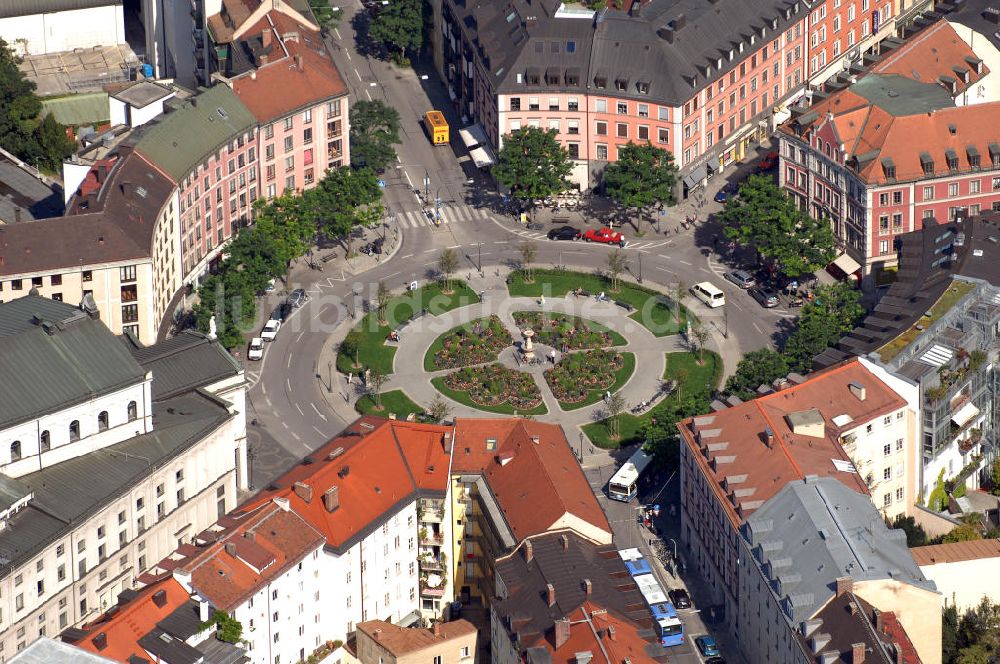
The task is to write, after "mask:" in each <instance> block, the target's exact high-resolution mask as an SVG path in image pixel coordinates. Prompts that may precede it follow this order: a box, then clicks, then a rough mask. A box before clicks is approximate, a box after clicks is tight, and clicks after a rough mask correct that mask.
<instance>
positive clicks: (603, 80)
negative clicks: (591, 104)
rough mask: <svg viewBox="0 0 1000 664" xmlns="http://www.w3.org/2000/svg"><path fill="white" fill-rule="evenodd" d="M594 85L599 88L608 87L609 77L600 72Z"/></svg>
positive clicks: (595, 78)
mask: <svg viewBox="0 0 1000 664" xmlns="http://www.w3.org/2000/svg"><path fill="white" fill-rule="evenodd" d="M594 87H595V88H597V89H598V90H603V89H604V88H606V87H608V77H607V76H604V75H602V74H598V75H597V76H595V77H594Z"/></svg>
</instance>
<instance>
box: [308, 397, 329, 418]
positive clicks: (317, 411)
mask: <svg viewBox="0 0 1000 664" xmlns="http://www.w3.org/2000/svg"><path fill="white" fill-rule="evenodd" d="M309 405H310V406H312V407H313V410H315V411H316V414H317V415H319V419H321V420H323V421H324V422H326V415H324V414H323V413H321V412H319V408H317V407H316V404H314V403H312V402H310V403H309Z"/></svg>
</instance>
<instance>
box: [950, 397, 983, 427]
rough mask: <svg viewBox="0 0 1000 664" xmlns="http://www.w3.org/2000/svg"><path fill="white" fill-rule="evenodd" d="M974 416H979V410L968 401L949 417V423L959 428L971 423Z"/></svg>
mask: <svg viewBox="0 0 1000 664" xmlns="http://www.w3.org/2000/svg"><path fill="white" fill-rule="evenodd" d="M976 415H979V409H978V408H976V406H975V404H973V403H972V402H971V401H969V402H967V403H966V404H965V405H964V406H962V407H961V408H959V409H958V411H957V412H956V413H955V414H954V415H952V416H951V421H952V422H954V423H955V425H956V426H958V427H960V428H961V427H964V426H965V425H966V424H968V423H969V422H971V421H972V420H973V418H975V417H976Z"/></svg>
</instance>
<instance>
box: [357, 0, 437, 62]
mask: <svg viewBox="0 0 1000 664" xmlns="http://www.w3.org/2000/svg"><path fill="white" fill-rule="evenodd" d="M368 36H369V37H371V38H372V39H374V40H375V41H377V42H380V43H382V44H384V45H386V46H391V47H393V48H395V49H396V51H398V52H399V53H401V54H405V53H406V52H407V51H409V52H411V53H413V52H416V51H419V50H420V48H421V47H422V46H423V45H424V15H423V2H422V0H392V2H390V3H388V4H387V5H382V6H380V7H379V8H378V13H377V14H376V15H375V17H374V18H372V22H371V26H370V27H369V29H368Z"/></svg>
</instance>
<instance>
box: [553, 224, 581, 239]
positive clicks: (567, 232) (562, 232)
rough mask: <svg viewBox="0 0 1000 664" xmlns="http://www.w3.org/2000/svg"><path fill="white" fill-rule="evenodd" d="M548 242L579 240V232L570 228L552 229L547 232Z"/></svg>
mask: <svg viewBox="0 0 1000 664" xmlns="http://www.w3.org/2000/svg"><path fill="white" fill-rule="evenodd" d="M549 239H550V240H579V239H580V231H578V230H576V229H575V228H573V227H572V226H562V227H561V228H553V229H552V230H551V231H549Z"/></svg>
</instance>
